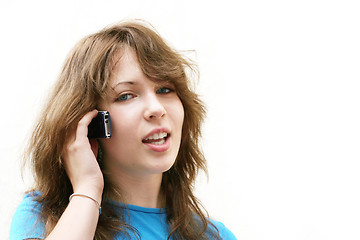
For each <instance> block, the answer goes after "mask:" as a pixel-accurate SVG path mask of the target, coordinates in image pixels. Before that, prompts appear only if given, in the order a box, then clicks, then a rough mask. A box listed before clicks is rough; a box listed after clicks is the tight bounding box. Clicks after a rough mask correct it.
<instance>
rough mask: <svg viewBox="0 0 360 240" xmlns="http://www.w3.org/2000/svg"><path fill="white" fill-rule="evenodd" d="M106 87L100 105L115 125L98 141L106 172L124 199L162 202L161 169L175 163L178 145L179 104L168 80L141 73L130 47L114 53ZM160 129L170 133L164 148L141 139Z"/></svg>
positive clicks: (158, 204) (138, 202)
mask: <svg viewBox="0 0 360 240" xmlns="http://www.w3.org/2000/svg"><path fill="white" fill-rule="evenodd" d="M110 86H111V88H112V89H113V91H111V92H110V94H109V96H108V98H107V99H106V100H105V101H102V102H100V104H99V106H100V107H101V108H102V109H104V110H107V111H109V112H110V116H111V121H112V129H113V134H112V137H111V138H110V139H102V140H101V146H102V149H103V150H104V152H105V154H104V163H105V171H106V172H107V173H110V176H111V180H112V181H113V182H114V183H115V184H116V185H117V186H118V188H119V189H121V191H122V193H123V195H124V196H125V201H126V202H127V203H130V204H134V205H140V206H144V207H161V205H163V204H162V203H161V198H160V196H159V194H160V184H161V179H162V173H163V172H165V171H167V170H168V169H170V168H171V166H172V165H173V164H174V162H175V159H176V156H177V154H178V151H179V147H180V141H181V131H182V124H183V119H184V109H183V106H182V103H181V101H180V99H179V97H178V96H177V94H176V93H175V92H174V90H175V89H174V86H173V85H172V84H169V83H156V82H154V81H151V80H150V79H148V78H147V77H146V76H145V75H144V73H143V72H142V70H141V68H140V66H139V63H138V61H137V57H136V54H135V52H134V51H133V50H132V49H130V48H126V49H124V50H123V51H122V52H120V53H119V54H118V57H117V62H116V65H115V66H114V68H113V72H112V77H111V80H110ZM158 129H167V130H168V131H169V133H170V137H168V139H167V141H168V142H169V143H170V147H169V149H167V150H166V151H162V152H157V151H154V150H153V149H152V148H151V147H149V145H148V144H144V142H143V141H142V140H143V139H144V138H145V137H146V136H148V135H149V133H151V132H152V131H154V130H158ZM134 189H135V191H134Z"/></svg>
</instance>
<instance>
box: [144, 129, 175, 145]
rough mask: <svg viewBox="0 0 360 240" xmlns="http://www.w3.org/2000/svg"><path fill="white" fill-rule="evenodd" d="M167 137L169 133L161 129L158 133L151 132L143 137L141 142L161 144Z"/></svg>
mask: <svg viewBox="0 0 360 240" xmlns="http://www.w3.org/2000/svg"><path fill="white" fill-rule="evenodd" d="M169 137H170V133H167V132H164V131H162V132H159V133H153V134H152V135H150V136H148V137H146V138H144V139H143V140H142V142H143V143H147V144H154V145H162V144H164V143H165V142H166V140H167V139H168V138H169Z"/></svg>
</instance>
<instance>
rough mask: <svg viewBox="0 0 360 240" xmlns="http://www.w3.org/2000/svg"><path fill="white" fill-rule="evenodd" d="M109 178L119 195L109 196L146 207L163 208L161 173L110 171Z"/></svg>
mask: <svg viewBox="0 0 360 240" xmlns="http://www.w3.org/2000/svg"><path fill="white" fill-rule="evenodd" d="M109 178H110V179H109V180H110V182H111V183H112V184H113V185H114V187H115V188H116V190H117V191H118V192H119V193H120V194H121V197H119V196H115V195H112V196H110V198H112V199H113V200H116V201H121V202H124V203H125V204H132V205H136V206H141V207H147V208H163V207H165V201H164V197H163V194H162V192H161V181H162V174H161V173H160V174H148V175H140V174H139V175H135V174H134V175H131V174H127V173H124V172H116V173H115V172H110V174H109Z"/></svg>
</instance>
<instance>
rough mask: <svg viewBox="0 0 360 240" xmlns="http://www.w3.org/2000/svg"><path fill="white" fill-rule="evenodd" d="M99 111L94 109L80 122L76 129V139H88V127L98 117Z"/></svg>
mask: <svg viewBox="0 0 360 240" xmlns="http://www.w3.org/2000/svg"><path fill="white" fill-rule="evenodd" d="M97 114H98V110H96V109H94V110H92V111H91V112H88V113H87V114H85V115H84V116H83V117H82V118H81V119H80V121H79V123H78V126H77V129H76V138H87V134H88V126H89V124H90V122H91V120H92V119H93V118H94V117H96V115H97Z"/></svg>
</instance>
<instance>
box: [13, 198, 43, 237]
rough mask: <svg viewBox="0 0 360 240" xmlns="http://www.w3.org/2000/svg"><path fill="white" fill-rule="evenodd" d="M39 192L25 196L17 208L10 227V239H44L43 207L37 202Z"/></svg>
mask: <svg viewBox="0 0 360 240" xmlns="http://www.w3.org/2000/svg"><path fill="white" fill-rule="evenodd" d="M38 195H39V192H32V193H28V194H26V195H25V197H24V199H23V200H22V202H21V203H20V204H19V206H18V207H17V209H16V211H15V213H14V216H13V219H12V221H11V227H10V239H11V240H17V239H26V238H43V232H44V231H43V230H44V224H43V223H42V222H41V219H40V213H41V206H40V205H39V203H38V202H36V201H35V198H36V197H37V196H38Z"/></svg>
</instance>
